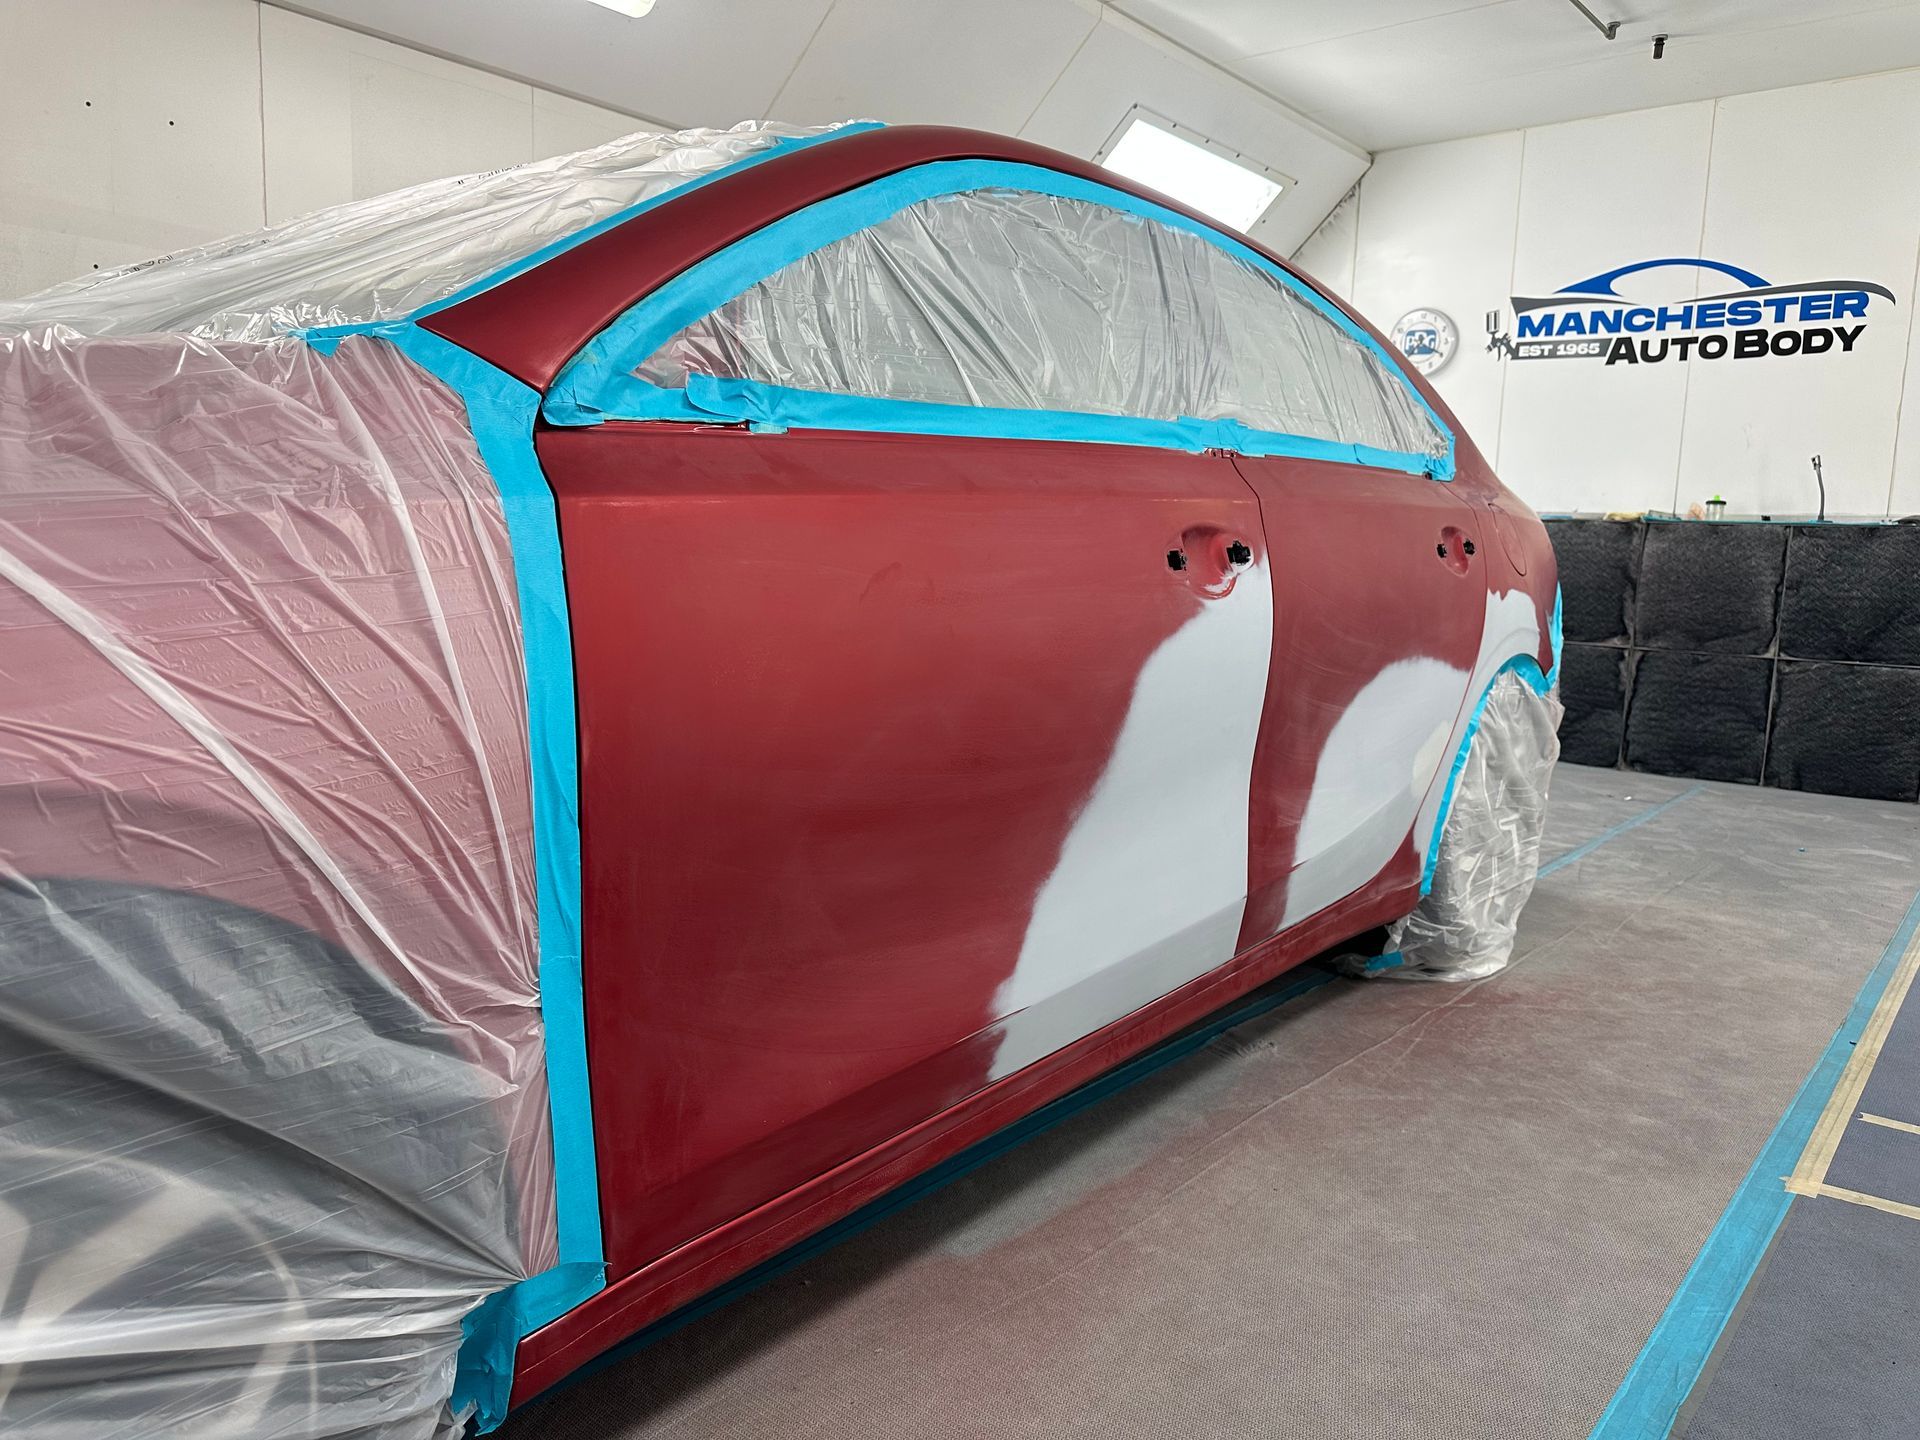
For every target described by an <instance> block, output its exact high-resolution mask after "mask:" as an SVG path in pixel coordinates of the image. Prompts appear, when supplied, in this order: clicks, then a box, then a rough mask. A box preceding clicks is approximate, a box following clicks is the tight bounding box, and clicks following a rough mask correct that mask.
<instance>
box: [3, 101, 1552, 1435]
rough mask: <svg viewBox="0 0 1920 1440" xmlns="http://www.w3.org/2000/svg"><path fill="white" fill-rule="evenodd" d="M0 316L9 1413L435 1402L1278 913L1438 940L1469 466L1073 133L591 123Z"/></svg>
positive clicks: (1314, 307) (1495, 640)
mask: <svg viewBox="0 0 1920 1440" xmlns="http://www.w3.org/2000/svg"><path fill="white" fill-rule="evenodd" d="M730 137H732V138H730ZM622 146H624V147H625V148H624V149H622V148H621V147H622ZM636 147H638V149H636ZM640 151H644V155H642V156H641V159H640V160H638V161H636V159H635V156H636V154H639V153H640ZM642 172H644V174H643V173H642ZM462 184H464V185H465V186H466V188H465V189H462V188H461V185H462ZM63 326H64V327H65V328H61V327H63ZM6 330H12V331H14V332H16V334H15V336H14V338H13V339H12V340H10V341H8V340H5V339H0V647H4V648H0V669H4V671H5V672H6V673H7V674H8V676H9V692H8V698H7V699H6V700H5V701H3V702H0V711H3V712H4V720H3V721H0V733H4V734H5V735H6V736H7V737H8V740H7V743H6V744H5V745H4V746H0V926H4V938H0V965H4V967H5V969H4V971H0V1077H4V1076H12V1077H14V1078H11V1079H0V1207H5V1208H0V1342H5V1341H6V1340H8V1339H9V1338H11V1339H12V1340H13V1341H14V1342H15V1343H14V1344H13V1345H12V1346H11V1347H10V1346H9V1345H8V1344H6V1343H0V1357H5V1356H8V1355H14V1356H17V1357H19V1358H18V1359H17V1360H13V1361H11V1362H10V1361H8V1360H6V1359H4V1358H0V1417H4V1419H5V1420H6V1422H7V1426H6V1428H7V1430H8V1433H9V1434H19V1435H22V1436H27V1437H36V1440H38V1437H43V1436H61V1437H65V1436H69V1435H72V1436H80V1435H86V1436H88V1437H91V1436H95V1435H99V1434H104V1433H109V1432H110V1431H111V1430H112V1429H113V1426H114V1425H117V1424H130V1423H132V1422H133V1421H135V1420H138V1421H140V1422H141V1423H143V1424H145V1425H147V1426H149V1427H151V1428H150V1429H148V1430H145V1431H142V1432H141V1433H156V1434H158V1433H170V1427H173V1428H177V1427H183V1426H186V1425H188V1424H189V1423H191V1424H192V1425H193V1426H194V1428H195V1429H196V1433H199V1434H201V1435H202V1437H203V1440H204V1437H205V1436H207V1435H213V1434H226V1433H232V1434H235V1435H240V1434H246V1435H265V1434H274V1433H283V1429H284V1430H285V1433H296V1432H297V1433H300V1434H304V1435H323V1434H336V1433H340V1434H345V1433H353V1434H356V1435H358V1434H366V1435H393V1436H400V1435H409V1436H411V1435H416V1434H417V1435H429V1434H433V1433H436V1429H435V1427H436V1426H440V1425H442V1424H445V1423H449V1421H448V1418H447V1417H449V1416H451V1417H453V1418H454V1419H465V1418H466V1417H468V1416H472V1417H473V1418H475V1419H476V1420H477V1421H478V1422H479V1425H480V1427H481V1428H483V1429H484V1428H490V1426H491V1425H492V1424H495V1423H497V1422H498V1420H499V1419H500V1417H501V1416H502V1415H503V1414H504V1412H505V1409H506V1407H507V1405H508V1404H509V1403H510V1401H511V1402H519V1401H522V1400H525V1399H527V1398H530V1397H531V1396H533V1395H536V1394H538V1393H540V1392H541V1391H543V1390H544V1389H546V1388H547V1387H549V1386H551V1385H552V1384H554V1383H555V1382H556V1381H558V1380H560V1379H561V1378H563V1377H564V1376H565V1375H566V1374H567V1373H568V1372H569V1371H570V1370H572V1369H574V1368H575V1367H577V1366H579V1365H580V1364H582V1363H583V1362H585V1361H586V1360H588V1359H590V1358H592V1357H593V1356H595V1355H596V1354H598V1353H600V1352H602V1351H604V1350H605V1349H607V1348H608V1347H609V1346H611V1345H613V1344H615V1343H617V1342H618V1341H620V1340H622V1339H623V1338H625V1337H627V1336H630V1335H632V1334H634V1333H635V1332H637V1331H639V1330H641V1329H642V1328H643V1327H645V1326H647V1325H648V1324H650V1323H651V1322H653V1321H655V1320H658V1319H660V1318H661V1317H663V1316H666V1315H668V1314H669V1313H671V1312H673V1311H674V1310H675V1309H677V1308H678V1307H680V1306H682V1305H684V1304H686V1303H687V1302H688V1301H690V1300H693V1299H695V1298H696V1297H699V1296H701V1295H702V1294H703V1293H705V1292H708V1291H710V1290H712V1289H713V1288H714V1287H716V1286H717V1285H719V1284H721V1283H723V1282H725V1281H727V1280H729V1279H731V1278H732V1277H735V1276H738V1275H740V1274H742V1273H743V1272H745V1271H747V1270H749V1269H750V1268H751V1267H753V1266H755V1265H756V1264H758V1263H760V1262H762V1261H764V1260H766V1259H768V1258H769V1257H772V1256H774V1255H776V1254H778V1253H779V1252H781V1251H782V1250H784V1249H786V1248H787V1247H790V1246H792V1245H793V1244H795V1243H796V1242H797V1241H799V1240H801V1239H803V1238H805V1237H807V1236H809V1235H811V1234H813V1233H815V1232H818V1231H820V1230H821V1229H822V1228H823V1227H825V1226H827V1225H829V1224H830V1223H831V1222H833V1221H835V1220H837V1219H839V1218H840V1217H843V1216H845V1215H847V1214H849V1213H850V1212H852V1211H853V1210H855V1209H856V1208H858V1207H860V1206H862V1205H863V1204H865V1203H866V1202H868V1201H870V1200H872V1199H874V1198H875V1197H877V1196H879V1195H881V1194H882V1193H883V1192H885V1191H887V1190H889V1189H890V1188H892V1187H894V1186H897V1185H899V1184H900V1183H901V1182H902V1181H904V1180H906V1179H908V1178H910V1177H913V1176H915V1175H917V1174H919V1173H921V1172H924V1171H926V1170H927V1169H929V1168H930V1167H932V1166H934V1165H935V1164H937V1163H938V1162H940V1161H941V1160H943V1159H945V1158H947V1157H949V1156H952V1155H954V1154H955V1153H956V1152H958V1151H960V1150H961V1149H963V1148H964V1147H966V1146H968V1145H970V1144H971V1143H973V1142H975V1141H977V1140H979V1139H981V1138H983V1137H985V1136H987V1135H988V1134H990V1133H991V1132H993V1131H995V1130H996V1129H999V1128H1001V1127H1003V1126H1005V1125H1007V1124H1008V1123H1010V1122H1011V1121H1013V1120H1015V1119H1017V1118H1019V1117H1021V1116H1022V1115H1025V1114H1027V1113H1029V1112H1031V1111H1033V1110H1034V1109H1035V1108H1036V1107H1039V1106H1041V1105H1042V1104H1044V1103H1046V1102H1047V1101H1049V1100H1051V1099H1053V1098H1055V1097H1057V1096H1060V1095H1061V1094H1063V1093H1064V1092H1066V1091H1067V1090H1069V1089H1070V1088H1072V1087H1074V1086H1076V1085H1079V1084H1080V1083H1082V1082H1084V1081H1086V1080H1087V1079H1089V1078H1091V1077H1093V1076H1095V1075H1097V1074H1098V1073H1100V1072H1101V1071H1103V1070H1105V1069H1108V1068H1110V1067H1112V1066H1113V1065H1114V1064H1116V1063H1117V1062H1118V1061H1120V1060H1121V1059H1123V1058H1125V1057H1127V1056H1129V1055H1132V1054H1134V1053H1136V1052H1138V1051H1140V1050H1142V1049H1143V1048H1145V1047H1147V1046H1150V1045H1152V1044H1153V1043H1155V1042H1156V1041H1158V1040H1160V1039H1162V1038H1164V1037H1166V1036H1168V1035H1169V1034H1171V1033H1172V1032H1174V1031H1175V1030H1177V1029H1179V1028H1181V1027H1183V1026H1185V1025H1187V1024H1189V1023H1191V1022H1193V1021H1194V1020H1196V1019H1198V1018H1200V1017H1201V1016H1203V1015H1205V1014H1207V1013H1208V1012H1210V1011H1212V1010H1214V1009H1217V1008H1218V1007H1220V1006H1221V1005H1223V1004H1224V1003H1226V1002H1227V1001H1229V1000H1231V999H1233V998H1235V997H1237V996H1239V995H1241V994H1243V993H1244V992H1246V991H1248V990H1250V989H1252V988H1253V987H1255V986H1258V985H1260V984H1262V983H1263V982H1265V981H1267V980H1269V979H1271V978H1272V977H1274V976H1275V975H1277V974H1279V973H1281V972H1282V971H1284V970H1286V969H1288V968H1289V967H1291V966H1294V965H1297V964H1299V963H1301V962H1302V961H1304V960H1306V959H1307V958H1309V957H1311V956H1313V955H1315V954H1316V953H1318V952H1321V951H1325V950H1327V949H1329V948H1330V947H1333V946H1336V945H1338V944H1340V943H1342V942H1344V941H1347V940H1348V939H1350V938H1352V937H1355V936H1358V935H1360V934H1362V933H1363V932H1367V931H1370V930H1372V929H1375V928H1376V927H1379V926H1382V925H1386V924H1389V923H1391V922H1401V921H1405V917H1408V916H1409V915H1413V916H1414V919H1413V920H1411V921H1405V923H1404V924H1403V925H1402V926H1401V929H1400V930H1399V931H1398V932H1396V933H1397V934H1398V935H1400V937H1401V946H1400V949H1401V952H1402V953H1403V954H1405V955H1406V956H1407V957H1408V958H1409V960H1413V961H1417V964H1416V965H1415V966H1414V968H1421V969H1428V970H1437V971H1445V970H1447V969H1448V968H1449V966H1453V967H1454V968H1455V969H1456V971H1457V972H1460V973H1484V972H1485V970H1486V969H1488V968H1491V967H1492V966H1497V964H1498V963H1500V961H1501V960H1502V959H1503V958H1504V946H1505V944H1506V943H1507V942H1508V941H1509V940H1510V938H1511V918H1512V913H1513V912H1514V911H1515V910H1517V906H1518V903H1519V902H1520V901H1521V900H1524V897H1525V893H1526V887H1527V885H1528V884H1529V883H1530V881H1531V877H1532V866H1533V862H1534V859H1535V857H1536V855H1537V844H1538V829H1539V823H1538V822H1539V813H1538V809H1539V806H1538V802H1539V800H1540V799H1541V798H1543V793H1544V791H1543V787H1544V778H1543V777H1544V771H1545V768H1546V766H1547V765H1549V764H1550V762H1551V759H1552V754H1553V740H1552V730H1553V716H1552V702H1551V700H1550V698H1547V697H1548V692H1549V690H1550V678H1551V675H1552V672H1553V670H1554V667H1555V661H1556V658H1557V655H1556V650H1557V641H1558V635H1557V630H1558V612H1557V589H1556V583H1555V567H1554V561H1553V556H1552V552H1551V550H1550V548H1549V545H1548V542H1547V537H1546V534H1545V531H1544V529H1543V527H1542V526H1541V524H1540V523H1539V521H1538V520H1537V518H1536V517H1535V516H1534V515H1533V513H1532V512H1531V511H1530V510H1529V509H1528V508H1527V507H1526V505H1525V504H1523V503H1522V502H1521V501H1519V500H1518V499H1516V498H1515V497H1514V496H1513V495H1512V494H1511V493H1509V492H1508V491H1507V490H1505V489H1504V488H1503V487H1502V486H1501V484H1500V483H1499V481H1498V480H1497V479H1496V478H1495V477H1494V476H1493V474H1492V472H1491V471H1490V470H1489V469H1488V467H1487V465H1486V463H1485V461H1484V460H1483V459H1482V458H1481V456H1480V455H1479V453H1478V451H1476V450H1475V449H1474V447H1473V445H1472V443H1471V442H1470V441H1469V440H1468V439H1467V437H1466V436H1465V435H1464V434H1463V433H1461V432H1460V430H1459V428H1458V426H1457V425H1456V424H1455V422H1454V421H1453V419H1452V417H1451V416H1450V415H1449V414H1448V412H1447V410H1446V407H1445V406H1444V405H1443V404H1442V403H1441V402H1440V401H1439V399H1438V398H1437V397H1436V396H1435V395H1434V394H1433V392H1432V391H1431V390H1430V389H1429V388H1428V386H1427V385H1426V383H1425V381H1424V380H1423V379H1422V378H1421V377H1420V376H1418V375H1417V374H1415V373H1414V372H1413V371H1412V370H1411V369H1410V368H1409V367H1408V366H1406V365H1405V364H1404V363H1402V361H1401V359H1400V357H1399V356H1398V355H1397V354H1395V352H1394V351H1393V350H1392V349H1390V348H1389V347H1388V346H1386V345H1385V344H1384V343H1383V342H1382V341H1381V339H1380V337H1379V336H1378V335H1377V334H1376V333H1375V332H1374V331H1373V330H1372V329H1371V328H1370V327H1369V326H1368V325H1367V324H1366V323H1365V322H1364V321H1362V320H1360V319H1359V318H1358V317H1357V316H1356V315H1354V314H1353V313H1352V312H1351V311H1349V310H1348V309H1347V308H1346V307H1344V306H1343V305H1342V304H1340V303H1339V302H1338V301H1337V300H1334V299H1332V298H1331V297H1329V296H1327V295H1326V294H1324V293H1323V292H1321V291H1320V290H1318V289H1317V288H1316V287H1315V286H1314V285H1313V283H1312V282H1311V281H1310V280H1308V279H1307V278H1305V277H1303V276H1301V275H1299V274H1298V273H1297V272H1295V271H1293V270H1292V269H1290V268H1289V267H1288V266H1287V265H1286V264H1285V262H1283V261H1282V260H1280V259H1279V258H1278V257H1276V256H1273V255H1271V254H1268V253H1267V252H1265V251H1263V250H1261V249H1260V247H1259V246H1257V245H1255V244H1254V243H1253V242H1251V241H1249V240H1247V239H1246V238H1245V237H1243V236H1240V235H1237V234H1233V233H1230V232H1227V231H1224V230H1222V229H1220V228H1219V227H1218V226H1217V225H1215V224H1213V223H1212V222H1210V221H1208V220H1207V219H1205V218H1204V217H1203V216H1200V215H1198V214H1195V213H1193V212H1191V211H1188V210H1185V209H1183V208H1182V207H1181V206H1179V205H1177V204H1175V203H1173V202H1171V201H1169V200H1166V199H1164V198H1162V197H1158V196H1155V195H1153V194H1150V193H1148V192H1144V191H1142V190H1140V189H1139V188H1138V187H1135V186H1133V185H1130V184H1129V183H1128V182H1126V181H1124V180H1122V179H1120V178H1118V177H1116V176H1114V175H1112V174H1110V173H1108V172H1106V171H1103V170H1101V169H1099V168H1097V167H1095V166H1092V165H1089V164H1086V163H1084V162H1082V161H1079V160H1076V159H1073V158H1071V157H1069V156H1066V155H1062V154H1059V153H1056V152H1054V151H1050V150H1046V149H1043V148H1041V147H1038V146H1034V145H1030V144H1026V143H1024V142H1021V141H1016V140H1010V139H1005V138H1002V137H997V136H992V135H985V134H978V133H974V132H970V131H962V130H950V129H935V128H920V127H913V128H899V129H892V128H880V127H846V128H843V129H839V130H834V131H829V132H825V133H820V134H795V135H787V136H784V137H776V136H774V135H772V134H770V133H768V132H764V131H739V132H726V133H723V134H722V135H720V136H718V137H716V136H713V135H711V134H708V135H698V136H692V137H689V136H678V137H643V138H641V139H636V140H634V141H629V142H616V145H615V146H609V147H602V150H600V151H595V152H587V153H586V154H585V155H583V156H581V157H573V158H571V159H570V160H568V161H565V162H544V163H543V164H542V165H536V166H532V167H521V170H519V171H510V172H505V176H504V178H503V177H501V176H494V177H486V178H484V179H475V180H473V181H471V182H460V183H442V184H440V185H437V186H431V187H423V189H422V190H421V191H420V192H417V193H415V192H409V193H407V194H404V195H403V196H402V197H396V198H395V199H394V200H392V201H387V200H383V201H378V202H367V203H364V204H362V205H361V206H357V207H348V209H346V210H344V211H342V212H338V213H328V214H324V215H322V216H316V217H309V218H308V219H306V220H303V221H298V222H294V224H293V225H291V226H288V227H283V228H282V229H281V230H280V231H277V232H267V233H266V235H265V236H264V237H261V238H259V239H256V240H249V241H242V242H229V243H227V244H225V245H222V246H214V247H207V248H206V249H205V250H203V251H200V252H193V253H189V254H187V255H184V256H180V257H173V258H171V259H170V260H168V261H163V262H158V263H157V264H156V265H154V266H153V267H151V268H142V267H135V268H134V269H133V270H131V271H129V272H121V273H119V274H117V275H115V276H110V277H105V278H104V279H103V280H98V281H89V282H83V283H80V284H77V285H75V286H70V287H63V288H62V289H60V290H56V291H53V292H48V294H47V295H46V296H42V297H36V298H35V299H33V300H29V301H24V302H17V303H15V304H13V305H11V306H8V305H0V332H4V331H6ZM1476 737H1478V738H1476ZM1529 787H1531V788H1529ZM1523 792H1524V793H1523ZM1475 806H1477V807H1478V809H1477V811H1476V812H1475V814H1476V815H1477V816H1478V818H1479V820H1480V821H1484V822H1485V823H1479V824H1477V825H1476V823H1475V819H1474V817H1472V816H1468V815H1467V814H1466V813H1465V812H1466V809H1468V808H1471V807H1475ZM1450 815H1451V819H1450V818H1449V816H1450ZM1443 835H1444V836H1445V837H1446V838H1445V842H1444V843H1443V840H1442V837H1443ZM1500 846H1504V847H1505V849H1504V850H1501V849H1498V847H1500ZM1448 854H1452V855H1454V856H1455V858H1456V859H1457V860H1458V862H1459V863H1458V865H1457V866H1455V868H1454V869H1452V870H1450V869H1449V868H1448V866H1447V865H1446V864H1445V863H1443V861H1444V859H1445V857H1446V856H1447V855H1448ZM1436 877H1437V878H1436ZM1430 892H1431V893H1430ZM1423 897H1425V899H1424V901H1423ZM1503 907H1504V908H1503ZM1416 912H1418V913H1416ZM1422 916H1424V917H1425V918H1424V919H1423V918H1422ZM1409 926H1410V927H1411V928H1408V927H1409ZM1423 926H1424V928H1422V927H1423ZM1503 927H1504V928H1503ZM1421 947H1425V948H1424V949H1422V948H1421ZM1443 952H1445V953H1443ZM1448 954H1451V955H1453V956H1454V957H1456V958H1455V959H1453V960H1449V959H1448V958H1447V955H1448ZM109 1320H111V1323H109ZM450 1396H451V1399H449V1397H450ZM223 1427H224V1428H223ZM276 1427H280V1428H276Z"/></svg>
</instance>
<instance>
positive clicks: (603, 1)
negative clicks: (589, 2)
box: [593, 0, 653, 20]
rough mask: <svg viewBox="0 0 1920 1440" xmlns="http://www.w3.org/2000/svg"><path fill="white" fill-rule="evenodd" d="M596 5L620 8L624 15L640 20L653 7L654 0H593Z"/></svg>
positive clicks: (614, 8) (611, 8) (613, 8)
mask: <svg viewBox="0 0 1920 1440" xmlns="http://www.w3.org/2000/svg"><path fill="white" fill-rule="evenodd" d="M593 3H594V4H595V5H604V6H606V7H607V9H609V10H618V11H619V12H620V13H621V14H622V15H628V16H631V17H632V18H633V19H635V20H638V19H639V18H640V17H641V16H642V15H644V14H646V13H647V12H648V11H649V10H651V9H653V0H593Z"/></svg>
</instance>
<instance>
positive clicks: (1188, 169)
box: [602, 0, 1285, 230]
mask: <svg viewBox="0 0 1920 1440" xmlns="http://www.w3.org/2000/svg"><path fill="white" fill-rule="evenodd" d="M602 3H604V0H602ZM1102 163H1103V164H1104V165H1105V166H1106V167H1107V169H1109V170H1113V171H1117V172H1118V173H1119V174H1122V175H1124V176H1126V177H1127V178H1128V179H1129V180H1138V181H1139V182H1140V183H1141V184H1142V185H1147V186H1150V187H1152V188H1153V189H1155V190H1158V191H1160V192H1161V193H1162V194H1164V195H1171V196H1172V197H1173V198H1174V199H1176V200H1178V201H1180V202H1181V203H1183V204H1186V205H1191V206H1192V207H1193V208H1194V209H1195V210H1198V211H1199V212H1200V213H1201V214H1203V215H1211V216H1212V217H1213V218H1214V219H1216V220H1218V221H1220V222H1221V223H1222V224H1225V225H1231V226H1232V227H1233V228H1234V229H1235V230H1248V229H1251V228H1252V227H1253V222H1254V221H1256V220H1258V219H1259V218H1260V217H1261V216H1262V215H1264V214H1266V213H1267V207H1268V206H1269V205H1271V204H1272V203H1273V202H1274V200H1275V199H1276V198H1277V197H1278V196H1279V194H1280V192H1281V190H1282V189H1284V188H1285V186H1284V184H1283V182H1282V181H1280V180H1278V179H1275V178H1273V177H1271V176H1269V175H1267V174H1265V173H1264V172H1262V171H1259V170H1253V169H1250V168H1248V167H1247V166H1245V165H1242V164H1240V163H1238V162H1237V161H1234V160H1229V159H1228V158H1227V157H1226V156H1225V155H1222V154H1220V153H1219V152H1218V151H1216V150H1209V149H1208V148H1207V147H1206V146H1204V145H1196V144H1194V143H1193V142H1192V141H1191V140H1185V139H1182V138H1181V137H1180V136H1178V135H1175V134H1174V133H1173V132H1172V131H1170V130H1166V129H1163V128H1162V127H1160V126H1158V125H1156V124H1154V123H1153V122H1152V121H1150V120H1147V119H1144V118H1143V117H1141V116H1138V115H1136V116H1134V117H1133V121H1132V123H1131V124H1129V125H1128V126H1127V128H1126V131H1125V133H1123V134H1122V135H1121V136H1120V139H1119V141H1118V142H1117V143H1116V144H1115V145H1114V147H1113V149H1112V150H1110V151H1108V152H1107V157H1106V159H1105V160H1104V161H1103V162H1102Z"/></svg>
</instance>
